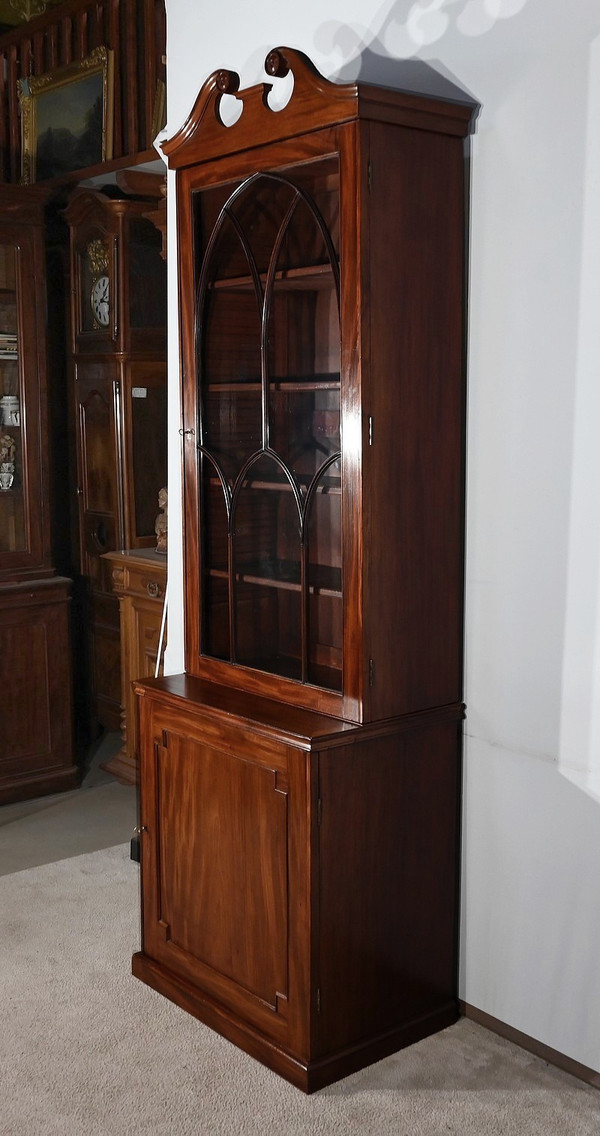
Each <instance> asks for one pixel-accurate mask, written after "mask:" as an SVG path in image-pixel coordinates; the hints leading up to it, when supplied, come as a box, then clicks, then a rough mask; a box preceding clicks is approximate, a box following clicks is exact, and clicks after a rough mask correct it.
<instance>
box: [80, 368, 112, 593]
mask: <svg viewBox="0 0 600 1136" xmlns="http://www.w3.org/2000/svg"><path fill="white" fill-rule="evenodd" d="M75 390H76V398H77V448H78V467H79V486H78V493H79V523H80V555H81V571H82V573H83V574H84V575H86V576H88V577H89V578H90V580H91V582H92V587H93V588H94V590H102V591H110V582H109V580H108V579H107V576H106V572H105V571H104V569H103V564H102V561H101V560H100V557H101V556H102V553H104V552H109V551H111V550H112V549H115V548H118V547H121V546H122V544H123V540H122V509H121V478H120V462H119V460H118V448H119V445H118V442H119V437H120V434H119V431H118V425H119V400H120V383H119V380H118V378H117V374H116V370H115V368H114V366H112V365H110V364H108V365H107V364H104V363H97V362H91V363H87V362H86V363H80V364H79V365H78V366H77V370H76V384H75Z"/></svg>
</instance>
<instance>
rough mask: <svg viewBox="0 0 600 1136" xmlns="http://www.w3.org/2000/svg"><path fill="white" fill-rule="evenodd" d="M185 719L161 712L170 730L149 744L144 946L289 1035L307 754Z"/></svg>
mask: <svg viewBox="0 0 600 1136" xmlns="http://www.w3.org/2000/svg"><path fill="white" fill-rule="evenodd" d="M165 724H167V727H166V728H164V729H161V727H162V726H163V725H165ZM186 725H187V726H188V728H187V729H182V728H181V725H179V726H178V728H177V729H172V728H171V726H170V723H169V721H168V718H165V717H157V718H156V719H155V726H154V729H155V733H156V736H157V739H160V740H156V742H155V745H154V747H153V750H152V751H150V750H149V749H147V748H145V747H142V750H141V770H140V781H141V784H142V786H143V789H142V797H141V817H142V824H143V826H144V840H143V845H142V848H143V858H144V861H143V863H144V867H143V881H144V883H143V888H144V915H143V940H144V952H145V954H146V955H148V956H149V957H150V958H152V959H153V960H154V961H155V962H157V963H160V964H163V965H164V966H165V967H167V968H168V969H169V970H170V971H172V972H173V973H175V974H177V975H179V976H180V977H181V978H182V979H184V980H185V979H187V980H188V981H189V982H193V983H194V984H195V985H196V986H200V987H201V989H203V990H204V992H205V993H206V994H207V995H209V996H212V997H213V998H216V999H218V1001H219V1002H220V1003H221V1004H223V1005H225V1006H228V1007H229V1008H230V1009H231V1010H233V1011H237V1012H239V1013H240V1015H241V1016H242V1017H243V1018H244V1019H245V1020H246V1021H248V1022H250V1023H252V1024H254V1025H255V1026H257V1027H259V1028H260V1029H262V1030H263V1031H265V1032H266V1033H267V1034H269V1035H270V1036H272V1037H274V1038H275V1039H277V1040H278V1041H279V1042H282V1043H285V1042H286V1041H289V1037H290V1025H289V1019H290V1016H292V1018H293V1015H294V1013H295V1015H296V1018H297V1017H298V1011H299V1006H298V998H297V997H296V998H295V999H294V998H293V997H292V996H291V989H290V988H292V990H293V988H294V987H296V990H297V985H298V976H297V973H296V971H295V969H294V963H293V959H292V954H295V953H297V950H298V940H299V938H301V937H302V936H301V933H300V931H299V929H298V926H299V924H298V917H297V914H296V911H295V907H294V898H293V895H292V894H291V892H290V887H291V886H292V887H296V886H297V884H298V883H299V882H300V881H299V878H298V877H299V875H300V876H302V875H304V876H306V873H307V871H308V860H307V859H306V861H305V863H304V865H303V866H300V867H299V866H298V864H299V860H298V847H300V846H302V843H303V840H302V837H303V834H304V844H306V837H305V825H306V820H305V816H306V807H305V799H304V778H303V763H304V760H305V759H304V756H303V755H302V754H300V753H297V752H295V751H293V750H290V749H288V748H287V747H285V746H276V745H271V746H263V745H261V743H260V742H259V743H258V744H257V743H256V741H252V740H250V742H248V740H245V739H242V737H241V735H240V733H239V732H235V731H230V732H229V733H228V732H227V731H226V732H225V733H224V735H222V736H221V738H220V740H218V739H216V738H215V739H213V738H211V737H210V727H209V728H208V731H209V738H208V739H207V740H203V739H202V733H201V732H199V731H198V724H197V723H194V722H191V721H190V722H189V723H187V724H186ZM265 750H266V752H265ZM290 762H291V766H292V768H291V770H290V768H289V766H290ZM290 774H291V775H290ZM294 783H295V784H297V786H298V788H297V790H296V791H295V792H294V790H293V789H292V784H294ZM290 798H292V799H290ZM290 861H291V866H290ZM305 889H306V879H304V890H305ZM301 890H303V889H302V888H301ZM290 1003H291V1004H290ZM294 1003H295V1004H294ZM292 1027H294V1023H293V1022H292ZM295 1030H296V1033H297V1030H298V1024H297V1022H296V1025H295Z"/></svg>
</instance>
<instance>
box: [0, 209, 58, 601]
mask: <svg viewBox="0 0 600 1136" xmlns="http://www.w3.org/2000/svg"><path fill="white" fill-rule="evenodd" d="M38 291H39V289H38V288H37V286H36V265H35V256H34V248H33V243H32V239H31V235H30V234H28V232H27V229H26V228H25V226H23V228H22V229H19V232H18V235H17V234H16V233H15V231H14V230H13V231H10V230H9V229H8V226H2V225H0V579H16V578H21V576H22V575H23V574H26V575H31V574H35V575H36V576H38V577H40V576H43V575H45V574H49V569H48V564H47V561H48V557H49V551H48V546H47V536H48V534H47V530H46V524H47V521H46V518H45V516H44V513H43V510H42V493H43V492H44V489H43V486H42V467H41V463H42V453H44V454H45V451H42V449H41V444H42V440H43V439H44V425H45V418H44V412H43V410H42V409H41V407H40V400H41V398H43V395H44V392H43V391H41V389H40V372H39V360H38V350H37V336H38V326H37V319H38V318H39V319H40V320H41V321H42V326H43V317H42V315H41V313H38V312H37V299H36V297H37V294H38Z"/></svg>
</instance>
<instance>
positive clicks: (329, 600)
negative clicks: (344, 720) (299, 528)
mask: <svg viewBox="0 0 600 1136" xmlns="http://www.w3.org/2000/svg"><path fill="white" fill-rule="evenodd" d="M307 537H308V586H309V595H310V601H309V619H308V629H309V631H308V680H309V682H314V683H316V684H317V685H319V686H326V687H329V688H330V689H332V690H341V689H342V481H341V460H340V459H339V458H338V459H337V460H336V461H335V462H333V463H332V464H331V465H329V466H328V467H326V468H324V469H323V471H322V473H321V474H320V476H319V477H318V478H317V480H316V481H315V483H314V484H313V489H312V492H311V498H310V502H309V512H308V518H307Z"/></svg>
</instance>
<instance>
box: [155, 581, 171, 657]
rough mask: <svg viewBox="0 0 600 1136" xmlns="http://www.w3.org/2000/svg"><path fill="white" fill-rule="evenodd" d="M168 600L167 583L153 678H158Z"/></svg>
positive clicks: (167, 583)
mask: <svg viewBox="0 0 600 1136" xmlns="http://www.w3.org/2000/svg"><path fill="white" fill-rule="evenodd" d="M168 600H169V581H168V580H167V582H166V584H165V602H164V603H163V610H162V620H161V624H160V635H159V636H158V651H157V653H156V667H155V669H154V677H155V678H158V676H159V674H160V663H161V658H162V652H163V640H164V637H165V625H166V622H167V604H168Z"/></svg>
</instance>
